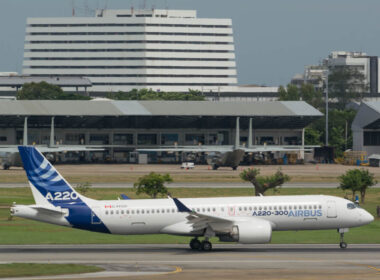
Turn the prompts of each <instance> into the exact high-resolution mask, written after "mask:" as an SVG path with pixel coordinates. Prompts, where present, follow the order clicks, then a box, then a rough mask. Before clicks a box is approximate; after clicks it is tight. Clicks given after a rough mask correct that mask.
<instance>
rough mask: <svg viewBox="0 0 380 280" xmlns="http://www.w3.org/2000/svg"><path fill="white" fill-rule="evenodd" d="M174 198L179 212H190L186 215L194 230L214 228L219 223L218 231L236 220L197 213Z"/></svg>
mask: <svg viewBox="0 0 380 280" xmlns="http://www.w3.org/2000/svg"><path fill="white" fill-rule="evenodd" d="M173 200H174V203H175V204H176V206H177V208H178V211H179V212H185V213H188V214H189V215H188V216H186V219H187V220H188V222H187V224H190V225H191V227H192V231H198V230H202V229H205V228H207V227H208V226H211V227H212V228H213V227H215V225H216V224H217V225H218V226H217V228H218V229H219V230H217V231H223V230H221V229H222V228H223V227H228V226H230V225H231V224H233V223H234V222H235V220H234V219H228V218H224V217H223V218H221V217H217V216H212V215H205V214H202V213H197V212H195V211H192V210H191V209H189V208H187V207H186V206H185V205H184V204H183V203H182V202H181V201H179V200H178V199H177V198H173Z"/></svg>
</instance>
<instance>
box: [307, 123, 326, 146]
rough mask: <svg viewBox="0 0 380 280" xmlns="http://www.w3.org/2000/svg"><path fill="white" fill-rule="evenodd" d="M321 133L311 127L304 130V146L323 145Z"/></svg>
mask: <svg viewBox="0 0 380 280" xmlns="http://www.w3.org/2000/svg"><path fill="white" fill-rule="evenodd" d="M321 136H322V132H321V131H319V130H317V129H314V128H313V127H306V128H305V145H323V141H322V137H321Z"/></svg>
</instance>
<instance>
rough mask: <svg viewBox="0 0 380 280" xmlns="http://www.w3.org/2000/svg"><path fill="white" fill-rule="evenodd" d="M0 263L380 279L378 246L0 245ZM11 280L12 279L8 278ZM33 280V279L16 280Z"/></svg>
mask: <svg viewBox="0 0 380 280" xmlns="http://www.w3.org/2000/svg"><path fill="white" fill-rule="evenodd" d="M0 252H1V254H0V262H1V263H4V262H5V263H7V262H37V263H45V262H48V263H77V264H78V263H79V264H93V265H98V266H101V267H103V268H105V269H106V271H105V272H100V273H91V274H82V275H80V276H78V275H76V276H75V275H71V276H68V277H67V276H57V277H52V276H50V277H39V278H38V277H37V278H33V279H83V278H87V279H108V280H109V279H153V280H159V279H169V280H170V279H181V280H188V279H189V280H190V279H191V280H194V279H208V280H211V279H218V280H220V279H253V278H254V279H380V245H379V244H366V245H355V244H349V247H348V248H347V249H345V250H342V249H340V248H339V246H338V244H313V245H303V244H294V245H292V244H290V245H289V244H286V245H285V244H284V245H277V244H265V245H241V244H215V245H214V249H213V251H211V252H199V251H191V250H190V249H188V246H187V245H175V244H170V245H166V244H165V245H161V244H160V245H158V244H150V245H138V244H134V245H125V244H114V245H108V244H107V245H106V244H104V245H3V246H0ZM12 279H13V280H15V279H16V278H12ZM17 279H19V280H20V279H31V278H17Z"/></svg>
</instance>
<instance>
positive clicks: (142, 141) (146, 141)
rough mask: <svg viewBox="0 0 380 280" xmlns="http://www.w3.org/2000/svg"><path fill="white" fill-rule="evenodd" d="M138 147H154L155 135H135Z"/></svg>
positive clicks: (155, 142)
mask: <svg viewBox="0 0 380 280" xmlns="http://www.w3.org/2000/svg"><path fill="white" fill-rule="evenodd" d="M137 144H138V145H156V144H157V134H139V135H137Z"/></svg>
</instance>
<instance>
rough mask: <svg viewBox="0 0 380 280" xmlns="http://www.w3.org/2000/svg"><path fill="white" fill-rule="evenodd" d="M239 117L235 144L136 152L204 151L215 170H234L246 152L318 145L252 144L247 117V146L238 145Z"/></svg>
mask: <svg viewBox="0 0 380 280" xmlns="http://www.w3.org/2000/svg"><path fill="white" fill-rule="evenodd" d="M239 119H240V117H237V118H236V135H235V145H193V146H177V145H174V147H173V146H170V147H167V146H166V147H165V146H162V147H159V148H139V149H136V151H138V152H170V153H174V152H185V153H186V152H189V153H206V154H207V157H206V161H207V163H208V164H209V165H211V166H212V169H213V170H217V169H218V168H219V167H221V166H228V167H231V168H232V169H233V170H236V169H237V167H238V166H239V164H240V162H241V161H242V160H243V158H244V156H245V154H246V153H261V154H262V153H268V152H272V153H273V152H288V153H289V152H305V151H308V152H310V151H312V149H313V148H315V147H319V146H314V145H253V144H252V118H250V119H249V129H248V146H247V147H245V146H244V145H240V125H239Z"/></svg>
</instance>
